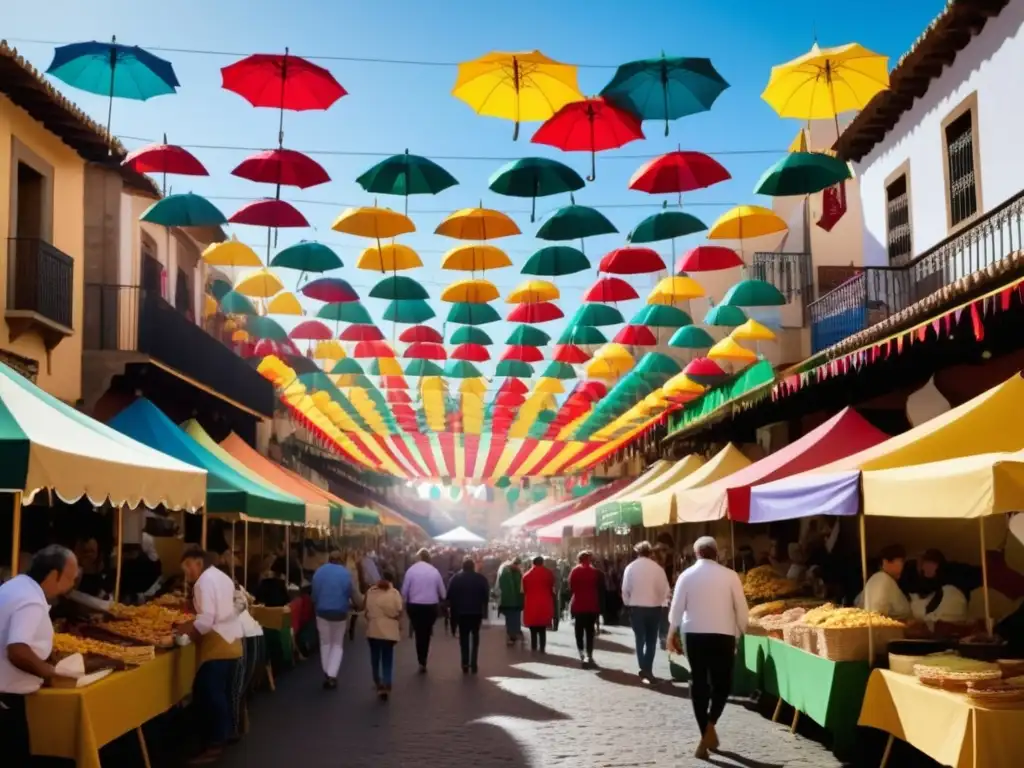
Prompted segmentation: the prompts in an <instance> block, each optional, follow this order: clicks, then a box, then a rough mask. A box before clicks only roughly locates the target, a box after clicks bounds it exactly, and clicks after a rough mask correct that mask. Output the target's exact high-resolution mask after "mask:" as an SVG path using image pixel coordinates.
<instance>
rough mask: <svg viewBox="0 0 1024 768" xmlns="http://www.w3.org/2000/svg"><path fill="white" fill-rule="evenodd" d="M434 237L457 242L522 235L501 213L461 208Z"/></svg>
mask: <svg viewBox="0 0 1024 768" xmlns="http://www.w3.org/2000/svg"><path fill="white" fill-rule="evenodd" d="M434 234H435V235H444V236H445V237H453V238H455V239H457V240H495V239H497V238H499V237H510V236H512V235H519V234H522V232H521V230H520V229H519V226H518V225H517V224H516V223H515V222H514V221H512V219H511V218H509V217H508V216H507V215H505V214H504V213H502V212H501V211H495V210H492V209H490V208H463V209H461V210H458V211H455V213H453V214H451V215H449V216H448V217H446V218H445V219H444V220H443V221H442V222H441V223H440V224H438V225H437V229H435V230H434Z"/></svg>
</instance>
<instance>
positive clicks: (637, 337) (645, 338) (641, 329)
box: [615, 325, 658, 347]
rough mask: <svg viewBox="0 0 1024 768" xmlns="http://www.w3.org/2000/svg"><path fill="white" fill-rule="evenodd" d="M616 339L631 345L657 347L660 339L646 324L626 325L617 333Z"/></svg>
mask: <svg viewBox="0 0 1024 768" xmlns="http://www.w3.org/2000/svg"><path fill="white" fill-rule="evenodd" d="M615 341H616V342H618V343H619V344H625V345H627V346H630V347H656V346H658V339H657V337H656V336H655V335H654V331H652V330H651V329H650V328H648V327H647V326H646V325H624V326H623V327H622V330H620V331H619V332H618V333H617V334H615Z"/></svg>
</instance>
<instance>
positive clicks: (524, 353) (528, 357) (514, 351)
mask: <svg viewBox="0 0 1024 768" xmlns="http://www.w3.org/2000/svg"><path fill="white" fill-rule="evenodd" d="M501 359H502V360H519V361H520V362H523V363H539V362H541V361H542V360H543V359H544V353H543V352H541V351H540V350H539V349H538V348H537V347H527V346H524V345H519V344H516V345H512V346H510V347H508V348H507V349H506V350H505V351H504V352H503V353H502V355H501Z"/></svg>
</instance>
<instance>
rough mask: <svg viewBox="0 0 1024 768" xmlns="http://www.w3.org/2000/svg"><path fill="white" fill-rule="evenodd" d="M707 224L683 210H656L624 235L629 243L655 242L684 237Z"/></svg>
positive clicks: (705, 226) (702, 228)
mask: <svg viewBox="0 0 1024 768" xmlns="http://www.w3.org/2000/svg"><path fill="white" fill-rule="evenodd" d="M707 228H708V227H707V224H705V223H704V222H703V221H701V220H700V219H698V218H697V217H696V216H693V215H692V214H689V213H684V212H683V211H667V210H666V211H658V213H653V214H651V215H650V216H648V217H647V218H646V219H644V220H643V221H641V222H640V223H639V224H637V225H636V226H635V227H633V231H632V232H630V233H629V234H628V235H626V240H628V241H629V242H631V243H656V242H658V241H659V240H672V239H673V238H676V237H685V236H686V235H692V234H693V233H694V232H703V231H704V230H705V229H707Z"/></svg>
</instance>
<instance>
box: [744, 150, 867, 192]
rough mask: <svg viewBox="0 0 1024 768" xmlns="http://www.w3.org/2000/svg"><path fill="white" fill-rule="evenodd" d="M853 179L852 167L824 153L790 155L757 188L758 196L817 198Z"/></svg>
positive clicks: (768, 171)
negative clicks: (813, 196) (823, 192)
mask: <svg viewBox="0 0 1024 768" xmlns="http://www.w3.org/2000/svg"><path fill="white" fill-rule="evenodd" d="M849 178H850V166H849V165H847V164H846V163H845V162H843V161H842V160H840V159H839V158H837V157H832V156H831V155H826V154H823V153H821V152H788V153H787V154H786V155H784V156H783V157H782V159H781V160H779V161H778V162H777V163H775V164H774V165H772V167H771V168H769V169H768V170H767V171H765V172H764V174H763V175H762V176H761V178H760V180H759V181H758V182H757V186H756V187H754V192H755V194H758V195H771V196H772V197H787V196H790V195H813V194H814V193H815V192H821V191H822V190H823V189H828V188H829V187H832V186H835V185H836V184H838V183H839V182H841V181H845V180H846V179H849Z"/></svg>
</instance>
